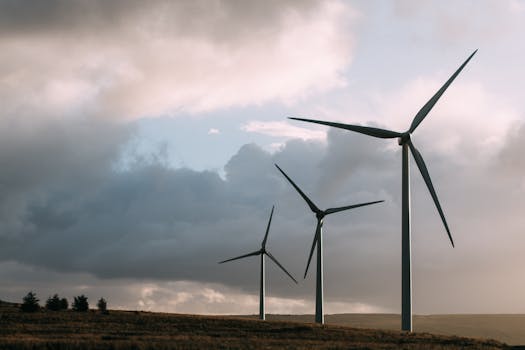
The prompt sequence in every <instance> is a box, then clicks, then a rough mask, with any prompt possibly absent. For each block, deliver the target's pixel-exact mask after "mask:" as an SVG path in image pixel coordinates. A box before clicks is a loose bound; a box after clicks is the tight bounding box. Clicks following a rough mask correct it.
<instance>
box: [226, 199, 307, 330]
mask: <svg viewBox="0 0 525 350" xmlns="http://www.w3.org/2000/svg"><path fill="white" fill-rule="evenodd" d="M274 208H275V206H272V212H271V213H270V219H269V220H268V226H267V227H266V233H265V234H264V239H263V241H262V244H261V249H259V250H257V251H255V252H252V253H248V254H245V255H241V256H238V257H236V258H231V259H228V260H224V261H221V262H219V264H223V263H225V262H228V261H233V260H238V259H243V258H247V257H249V256H257V255H260V256H261V285H260V293H259V318H260V319H261V320H264V319H265V313H264V284H265V283H264V276H265V272H264V267H265V266H264V265H265V264H264V256H265V255H268V257H269V258H270V259H271V260H272V261H273V262H274V263H275V264H276V265H277V266H279V267H280V268H281V270H283V271H284V273H286V274H287V275H288V276H289V277H290V278H291V279H292V280H293V281H294V282H295V283H297V280H296V279H295V278H293V276H292V275H291V274H290V273H289V272H288V271H286V269H285V268H284V267H283V265H281V264H280V263H279V262H278V261H277V259H276V258H275V257H274V256H273V255H272V254H271V253H270V252H269V251H267V250H266V240H267V239H268V232H269V231H270V224H271V223H272V216H273V210H274Z"/></svg>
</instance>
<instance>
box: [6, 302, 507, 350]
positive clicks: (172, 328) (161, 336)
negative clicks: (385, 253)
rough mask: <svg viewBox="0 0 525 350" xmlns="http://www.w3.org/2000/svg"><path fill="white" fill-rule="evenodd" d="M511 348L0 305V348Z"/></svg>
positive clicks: (238, 321) (418, 336)
mask: <svg viewBox="0 0 525 350" xmlns="http://www.w3.org/2000/svg"><path fill="white" fill-rule="evenodd" d="M314 348H315V349H445V348H446V349H506V348H507V346H506V345H504V344H503V343H499V342H496V341H490V340H475V339H469V338H460V337H453V336H436V335H432V334H428V333H414V334H404V333H401V332H397V331H382V330H370V329H355V328H349V327H345V326H337V325H328V326H318V325H315V324H309V323H297V322H283V321H266V322H261V321H258V320H253V319H247V318H232V317H219V316H196V315H180V314H163V313H150V312H134V311H110V313H109V314H108V315H103V314H99V313H97V312H94V311H90V312H88V313H76V312H73V311H63V312H50V311H45V312H44V311H42V312H38V313H35V314H25V313H21V312H19V311H18V309H17V308H16V307H14V306H13V305H7V304H2V306H1V307H0V349H63V350H67V349H314Z"/></svg>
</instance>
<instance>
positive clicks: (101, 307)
mask: <svg viewBox="0 0 525 350" xmlns="http://www.w3.org/2000/svg"><path fill="white" fill-rule="evenodd" d="M97 307H98V311H100V312H102V313H103V314H106V313H107V312H108V303H107V301H106V299H104V298H100V299H99V301H98V303H97Z"/></svg>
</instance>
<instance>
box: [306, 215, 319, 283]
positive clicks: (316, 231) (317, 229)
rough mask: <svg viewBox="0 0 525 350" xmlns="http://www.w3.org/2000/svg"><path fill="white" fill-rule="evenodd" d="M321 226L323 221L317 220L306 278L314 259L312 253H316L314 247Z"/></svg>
mask: <svg viewBox="0 0 525 350" xmlns="http://www.w3.org/2000/svg"><path fill="white" fill-rule="evenodd" d="M320 228H321V221H320V220H318V221H317V227H316V228H315V235H314V241H313V242H312V249H310V256H309V257H308V263H307V264H306V270H305V271H304V278H306V275H307V274H308V268H309V267H310V262H311V261H312V255H313V254H314V249H315V246H316V244H317V239H318V238H319V230H320Z"/></svg>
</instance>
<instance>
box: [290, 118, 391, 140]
mask: <svg viewBox="0 0 525 350" xmlns="http://www.w3.org/2000/svg"><path fill="white" fill-rule="evenodd" d="M288 119H293V120H299V121H302V122H308V123H316V124H322V125H328V126H333V127H334V128H339V129H345V130H350V131H355V132H358V133H360V134H365V135H368V136H373V137H379V138H382V139H393V138H396V137H400V136H401V133H399V132H395V131H390V130H385V129H379V128H372V127H369V126H361V125H352V124H342V123H333V122H326V121H322V120H314V119H303V118H288Z"/></svg>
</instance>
